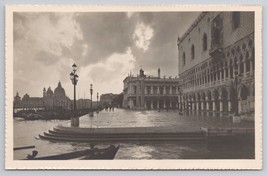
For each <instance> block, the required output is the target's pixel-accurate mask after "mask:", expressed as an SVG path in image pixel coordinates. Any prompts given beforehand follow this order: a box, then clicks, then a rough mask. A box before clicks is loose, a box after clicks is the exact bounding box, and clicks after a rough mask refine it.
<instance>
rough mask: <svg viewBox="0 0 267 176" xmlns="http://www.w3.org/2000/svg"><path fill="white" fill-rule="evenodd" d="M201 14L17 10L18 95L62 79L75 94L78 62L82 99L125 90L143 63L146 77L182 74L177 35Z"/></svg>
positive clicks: (33, 94)
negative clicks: (73, 75) (126, 81)
mask: <svg viewBox="0 0 267 176" xmlns="http://www.w3.org/2000/svg"><path fill="white" fill-rule="evenodd" d="M198 14H199V13H192V12H153V13H152V12H148V13H132V12H131V13H124V12H114V13H110V12H109V13H105V12H104V13H103V12H102V13H92V12H91V13H25V12H23V13H14V94H15V93H16V91H18V92H19V94H20V96H23V95H24V94H25V93H28V94H29V95H30V96H31V97H36V96H37V97H41V96H42V90H43V88H44V87H46V88H48V87H49V86H51V88H52V90H53V91H54V89H55V88H56V87H57V84H58V81H61V84H62V86H63V87H64V89H65V91H66V94H67V96H69V97H70V98H71V99H72V98H73V85H72V84H71V81H70V79H69V74H70V72H71V69H72V68H71V66H72V64H73V63H75V64H76V65H77V66H78V75H79V82H78V85H77V96H78V98H84V97H85V98H89V95H90V94H89V89H90V88H89V85H90V84H91V83H92V84H93V89H94V94H93V96H94V97H93V99H95V96H96V92H99V94H103V93H120V92H122V90H123V79H124V78H125V77H126V76H127V75H128V74H129V72H130V70H132V72H133V74H134V75H136V74H138V70H139V69H140V66H142V68H143V69H144V71H145V74H147V75H157V69H158V68H161V75H162V76H163V75H166V76H173V77H175V76H177V74H178V66H177V65H178V59H177V58H178V55H177V53H178V51H177V44H176V41H177V36H178V35H179V36H181V35H183V34H184V32H185V31H186V29H187V28H188V27H189V26H190V25H191V24H192V22H193V20H194V19H195V18H196V17H197V16H198Z"/></svg>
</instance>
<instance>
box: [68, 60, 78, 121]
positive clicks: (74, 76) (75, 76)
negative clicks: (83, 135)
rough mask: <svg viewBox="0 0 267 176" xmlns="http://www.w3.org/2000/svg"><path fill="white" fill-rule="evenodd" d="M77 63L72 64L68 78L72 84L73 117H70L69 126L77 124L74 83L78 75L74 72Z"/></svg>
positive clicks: (75, 83)
mask: <svg viewBox="0 0 267 176" xmlns="http://www.w3.org/2000/svg"><path fill="white" fill-rule="evenodd" d="M76 71H77V65H76V64H73V65H72V72H71V73H70V80H71V82H72V84H73V86H74V98H73V117H72V118H71V126H79V117H76V85H77V82H78V79H79V76H78V75H77V73H76Z"/></svg>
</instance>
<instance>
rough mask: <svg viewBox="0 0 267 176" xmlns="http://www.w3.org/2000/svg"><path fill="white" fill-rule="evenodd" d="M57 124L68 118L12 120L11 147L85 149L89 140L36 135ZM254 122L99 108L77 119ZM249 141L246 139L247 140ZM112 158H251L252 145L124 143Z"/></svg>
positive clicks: (184, 124) (145, 123) (186, 124)
mask: <svg viewBox="0 0 267 176" xmlns="http://www.w3.org/2000/svg"><path fill="white" fill-rule="evenodd" d="M58 124H64V125H66V126H68V125H69V121H68V120H49V121H44V120H35V121H25V120H23V119H19V118H16V119H14V146H15V147H19V146H27V145H35V149H34V150H37V151H38V156H47V155H53V154H60V153H66V152H71V151H77V150H83V149H88V148H89V147H90V144H89V143H77V142H50V141H46V140H41V139H39V137H38V135H39V134H42V133H43V132H45V131H48V130H49V129H52V128H53V127H55V126H57V125H58ZM253 125H254V124H253V123H243V122H241V123H233V119H232V118H230V117H227V116H223V115H219V114H214V113H202V114H201V113H199V114H195V113H190V114H184V115H179V114H178V111H169V112H166V111H164V112H163V111H162V112H157V111H130V110H122V109H115V110H114V111H105V110H104V111H102V112H100V113H99V114H95V116H94V117H89V116H88V115H85V116H83V117H81V118H80V126H81V127H93V128H106V127H153V126H157V127H159V126H163V127H171V128H183V129H199V128H200V127H253ZM248 143H249V141H248ZM113 144H120V149H119V151H118V153H117V155H116V157H115V159H223V158H229V159H230V158H236V159H241V158H253V157H254V147H251V145H229V146H227V145H224V146H216V147H215V146H210V145H208V144H207V143H206V142H193V141H189V142H174V141H164V142H162V141H160V142H149V141H148V142H124V143H113ZM108 145H110V143H101V144H97V146H96V147H99V148H102V147H107V146H108ZM32 150H33V149H27V150H19V151H14V159H23V158H25V157H26V156H27V155H28V154H30V153H31V151H32Z"/></svg>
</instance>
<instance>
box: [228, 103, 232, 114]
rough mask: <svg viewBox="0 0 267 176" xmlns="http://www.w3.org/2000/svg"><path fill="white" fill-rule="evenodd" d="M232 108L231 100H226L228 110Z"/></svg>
mask: <svg viewBox="0 0 267 176" xmlns="http://www.w3.org/2000/svg"><path fill="white" fill-rule="evenodd" d="M231 109H232V102H231V100H229V101H228V111H229V112H231Z"/></svg>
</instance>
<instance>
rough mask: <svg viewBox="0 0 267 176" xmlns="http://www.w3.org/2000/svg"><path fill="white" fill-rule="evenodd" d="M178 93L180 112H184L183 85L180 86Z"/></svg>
mask: <svg viewBox="0 0 267 176" xmlns="http://www.w3.org/2000/svg"><path fill="white" fill-rule="evenodd" d="M178 95H179V96H180V106H179V114H182V113H183V112H182V95H183V89H182V87H181V86H178Z"/></svg>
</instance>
